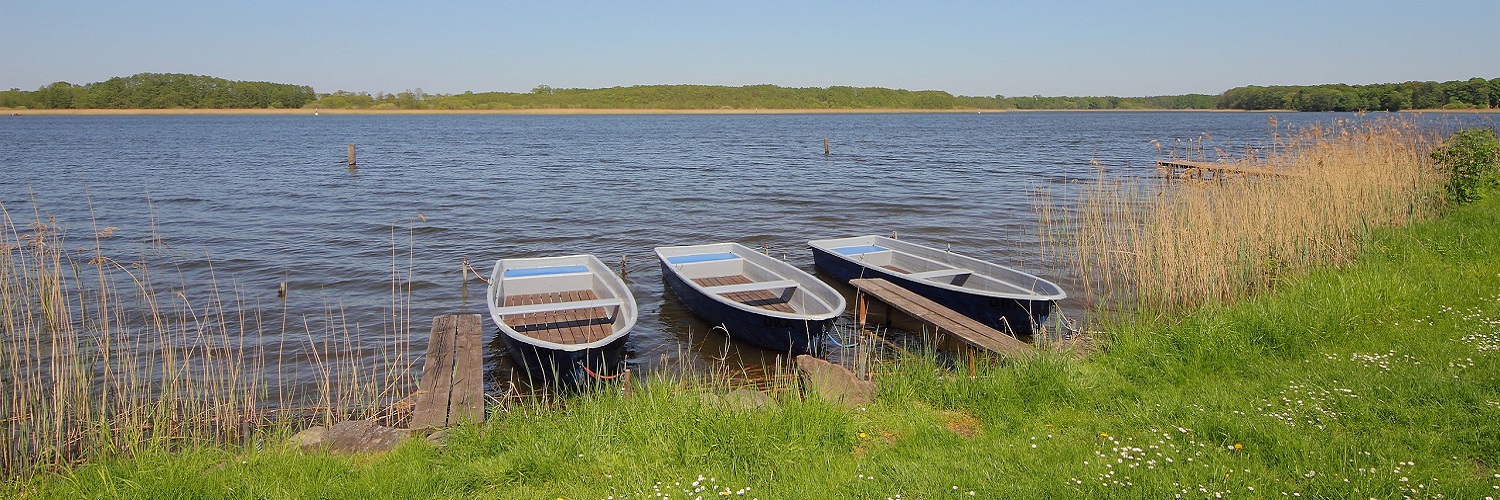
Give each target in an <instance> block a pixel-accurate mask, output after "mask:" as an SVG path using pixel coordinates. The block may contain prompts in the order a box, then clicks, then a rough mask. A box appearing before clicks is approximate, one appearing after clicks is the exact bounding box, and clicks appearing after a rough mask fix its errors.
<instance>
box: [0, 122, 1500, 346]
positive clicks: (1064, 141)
mask: <svg viewBox="0 0 1500 500" xmlns="http://www.w3.org/2000/svg"><path fill="white" fill-rule="evenodd" d="M1271 116H1272V115H1268V114H1257V113H1212V112H1174V113H1157V112H1117V113H1116V112H1098V113H985V114H808V115H799V114H792V115H754V114H747V115H598V116H565V115H564V116H528V115H372V116H340V115H333V116H301V115H298V116H21V117H0V173H3V175H0V202H3V204H4V207H5V208H6V209H7V210H8V211H9V212H10V215H11V217H12V218H14V219H16V220H17V221H19V222H20V223H22V224H24V223H26V222H30V221H31V220H34V217H33V216H32V211H33V203H35V204H36V205H37V206H39V207H40V210H41V211H42V212H43V213H44V214H50V215H53V216H56V217H57V219H58V220H59V221H60V222H61V224H62V226H63V227H64V228H66V229H67V230H68V231H69V233H68V234H69V235H70V241H71V243H70V246H73V245H77V246H87V245H91V244H92V240H93V238H92V234H93V231H94V227H95V226H97V227H101V228H102V227H105V226H114V227H118V228H119V229H118V230H117V231H116V232H115V233H114V236H113V237H111V238H110V239H108V240H106V245H107V246H108V247H107V253H109V254H110V255H111V256H113V257H114V258H116V259H117V260H120V261H122V262H132V261H137V260H150V259H160V258H161V257H159V256H158V255H159V254H160V253H161V252H160V250H163V249H165V253H167V254H169V255H170V256H171V261H172V262H173V266H172V267H171V268H170V270H169V271H168V270H163V269H161V268H159V267H158V268H156V270H155V273H156V274H157V277H158V278H162V277H164V276H163V274H164V273H165V274H166V275H167V276H168V277H170V280H169V281H170V282H173V283H175V284H176V285H177V286H179V287H183V288H186V289H188V290H189V293H188V295H189V296H192V295H193V294H192V290H207V289H209V288H210V286H211V285H212V284H213V283H215V282H216V283H217V284H218V286H219V288H220V289H223V290H225V291H226V292H233V293H235V294H237V295H238V296H239V297H240V299H241V300H242V302H243V303H244V304H245V307H247V308H253V309H257V310H259V311H260V319H259V321H260V322H262V324H265V325H267V326H264V327H262V328H261V329H262V331H269V332H270V333H275V334H277V335H269V336H257V337H256V338H255V339H252V340H251V341H250V342H251V343H254V342H271V341H273V340H262V339H278V340H279V337H280V335H279V334H280V333H281V332H283V331H291V332H294V333H295V334H296V335H298V336H300V337H306V334H304V333H303V331H304V330H303V325H304V320H306V321H308V322H309V323H308V324H314V323H318V322H320V321H322V319H321V318H323V317H324V316H325V314H327V313H328V312H329V311H330V310H337V311H340V314H341V315H342V317H343V318H344V321H346V322H347V323H348V324H349V325H351V326H353V325H357V326H358V330H357V332H358V333H357V334H358V336H359V339H360V342H361V343H362V344H363V345H364V346H365V347H366V349H365V355H367V356H381V355H383V353H385V352H389V350H390V349H389V348H390V345H391V344H393V343H394V342H396V339H398V338H399V337H400V335H399V333H400V332H397V331H395V330H394V329H393V328H392V327H391V323H390V319H389V318H391V316H392V310H393V309H395V310H405V309H406V308H407V307H408V306H409V311H410V317H411V323H410V327H409V331H410V333H411V338H412V344H411V348H412V349H411V353H410V354H409V356H411V357H413V358H415V357H418V356H420V353H421V352H422V351H423V350H424V349H425V348H426V340H427V332H428V330H429V329H430V326H431V322H430V321H431V319H430V318H431V317H432V316H434V315H438V314H445V313H484V312H485V306H484V299H483V297H484V288H483V285H482V284H481V283H479V282H478V281H477V280H472V281H471V283H470V286H469V287H468V289H467V292H468V293H467V296H465V295H464V293H463V291H464V290H463V286H462V283H461V275H460V263H461V262H462V260H463V259H465V258H467V259H470V260H471V261H473V263H474V266H475V267H476V268H479V269H480V270H482V271H484V272H486V273H488V270H489V267H490V266H492V265H493V262H494V260H495V259H497V258H501V257H522V256H545V255H560V254H572V253H593V254H595V255H598V256H599V257H600V258H601V259H603V260H604V261H605V262H609V263H618V262H620V260H621V258H622V257H623V258H624V259H625V260H626V262H627V268H628V270H629V275H628V278H627V281H628V283H629V284H630V287H631V290H632V291H633V292H634V293H635V296H636V299H637V300H638V301H639V303H640V309H641V314H640V322H639V324H638V325H637V326H636V329H635V330H634V333H633V335H632V337H631V340H630V343H629V344H628V346H627V352H628V355H629V356H630V358H631V359H632V360H633V361H632V362H633V363H637V364H655V363H657V362H658V361H659V360H661V359H667V360H668V361H671V360H672V359H673V358H675V357H676V356H678V354H679V353H686V354H687V355H690V356H717V355H719V353H720V350H721V349H723V348H724V341H723V339H721V338H718V339H716V335H715V334H711V333H710V326H709V325H708V324H705V323H703V322H700V321H698V320H696V319H694V318H693V317H692V316H691V315H690V314H689V313H688V312H687V311H686V310H685V309H684V308H683V307H682V306H681V304H680V303H679V302H678V301H677V300H676V298H675V297H672V296H671V295H670V293H669V292H667V291H666V290H665V289H664V287H663V282H662V279H661V275H660V273H659V271H658V270H657V267H656V263H655V261H654V257H653V255H652V253H651V249H652V248H653V247H655V246H661V245H684V244H695V243H707V242H717V241H738V242H741V243H744V244H747V245H749V246H752V247H756V248H767V249H769V251H770V253H771V254H772V255H775V256H778V257H782V256H784V257H785V258H786V259H787V260H789V261H790V262H792V263H793V264H796V265H797V266H799V267H802V268H803V269H807V270H811V269H812V258H811V254H810V252H809V250H808V249H807V246H806V241H807V240H810V239H818V238H830V237H839V236H852V235H859V234H871V233H873V234H881V235H889V234H890V233H892V232H897V233H899V235H900V237H901V238H903V239H909V240H912V241H916V242H920V243H926V244H931V245H934V246H939V247H944V246H951V248H952V250H953V251H956V252H960V253H966V254H969V255H972V256H976V257H980V258H984V259H988V260H993V261H996V262H999V263H1002V264H1007V265H1011V266H1013V267H1018V268H1020V269H1023V270H1029V271H1033V272H1037V273H1039V274H1042V275H1043V276H1044V277H1048V278H1054V279H1057V280H1058V281H1059V282H1060V284H1063V285H1064V287H1065V288H1066V287H1067V286H1068V281H1067V280H1066V279H1064V277H1061V276H1056V275H1055V274H1049V273H1054V272H1055V271H1054V270H1051V269H1046V268H1045V266H1043V265H1042V263H1041V262H1039V257H1038V255H1039V253H1038V250H1039V249H1038V245H1037V243H1036V230H1035V227H1036V215H1035V211H1034V209H1033V205H1032V194H1033V193H1034V192H1035V190H1036V189H1038V188H1043V187H1048V186H1051V187H1053V188H1054V189H1056V190H1058V191H1057V192H1058V193H1062V192H1063V191H1065V190H1067V189H1069V186H1071V185H1073V183H1074V182H1075V181H1078V180H1087V179H1092V178H1093V177H1094V176H1095V175H1096V173H1097V171H1098V169H1099V167H1098V166H1095V165H1093V164H1092V163H1091V162H1097V163H1098V164H1100V165H1103V166H1104V167H1107V168H1108V172H1110V175H1133V174H1139V175H1145V174H1149V173H1150V172H1151V170H1152V165H1153V162H1154V160H1156V159H1157V158H1158V149H1157V144H1160V145H1163V146H1165V147H1171V146H1172V145H1174V144H1179V145H1181V144H1189V143H1190V141H1196V140H1201V139H1203V138H1209V139H1208V142H1207V145H1209V146H1212V147H1220V148H1223V149H1226V150H1230V151H1242V150H1243V149H1244V148H1245V147H1247V146H1258V145H1262V144H1264V143H1265V142H1266V141H1268V140H1269V137H1270V133H1269V126H1268V120H1269V119H1270V118H1271ZM1480 116H1481V117H1479V118H1476V117H1475V115H1469V116H1467V117H1462V116H1460V117H1441V116H1434V115H1429V116H1428V117H1424V119H1432V120H1444V121H1454V120H1489V121H1490V122H1491V123H1492V122H1493V119H1492V118H1489V117H1485V116H1484V115H1480ZM1490 116H1492V115H1490ZM1276 119H1277V120H1278V121H1279V122H1280V123H1281V125H1283V126H1285V125H1287V124H1289V123H1293V124H1308V123H1327V122H1329V121H1331V120H1334V119H1366V118H1359V117H1355V116H1353V115H1343V114H1308V113H1303V114H1295V113H1292V114H1281V115H1276ZM1205 134H1206V135H1205ZM825 137H826V138H828V140H829V142H830V143H831V154H829V155H827V156H825V155H824V154H823V138H825ZM1153 141H1156V142H1155V143H1153ZM349 143H353V144H356V145H357V147H358V160H359V168H358V170H357V171H354V172H351V171H350V170H349V169H347V168H346V167H345V164H344V160H345V145H346V144H349ZM153 241H159V242H161V243H164V245H153V244H152V242H153ZM210 265H212V276H211V275H210V267H209V266H210ZM393 270H394V273H395V274H398V275H400V276H401V278H402V279H408V278H409V281H410V283H409V284H410V288H411V293H410V296H409V303H405V301H406V298H405V297H404V296H402V297H398V298H396V299H393V294H392V284H391V283H392V275H393ZM408 274H409V276H408ZM283 281H285V282H287V283H289V286H290V292H289V294H288V297H287V299H286V300H285V301H284V302H283V301H282V300H280V299H278V297H277V285H278V284H279V283H281V282H283ZM1064 306H1065V308H1066V307H1073V308H1075V309H1076V308H1077V307H1076V306H1077V304H1064ZM283 320H286V321H287V324H289V325H291V327H287V328H284V327H282V326H281V325H282V322H283ZM488 321H489V320H488V315H486V325H489V323H488ZM489 326H490V327H489V328H487V332H486V335H487V339H486V340H487V341H493V340H496V339H495V338H494V336H495V335H497V334H498V331H497V330H496V329H495V328H493V326H492V325H489ZM313 330H314V335H319V332H320V331H323V329H320V328H313ZM690 335H691V336H692V337H693V339H694V343H693V344H692V345H687V344H686V343H687V341H688V339H689V336H690ZM703 338H707V339H708V341H707V342H704V343H701V344H700V343H698V342H697V341H698V340H702V339H703ZM489 346H490V348H489V349H488V351H487V353H486V359H488V360H489V363H490V364H491V366H494V363H496V361H497V360H498V359H499V358H501V357H502V356H504V353H503V347H502V343H500V342H490V343H489ZM730 348H731V349H730V350H731V351H732V353H733V354H738V355H739V357H741V358H749V359H761V357H763V356H765V355H766V353H765V352H763V351H760V350H758V349H755V348H751V347H743V346H739V345H738V344H730ZM287 354H288V358H287V359H292V360H296V359H299V358H298V356H301V355H302V353H297V352H292V353H287ZM294 362H295V361H294ZM751 363H752V364H753V363H754V361H752V362H751ZM415 369H416V370H420V364H418V365H417V366H416V367H415Z"/></svg>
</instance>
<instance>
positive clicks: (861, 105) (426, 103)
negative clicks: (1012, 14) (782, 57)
mask: <svg viewBox="0 0 1500 500" xmlns="http://www.w3.org/2000/svg"><path fill="white" fill-rule="evenodd" d="M313 105H314V106H318V107H322V108H367V109H559V108H561V109H568V108H577V109H881V108H890V109H953V108H954V107H955V106H957V101H956V98H954V97H953V95H952V94H949V93H947V92H942V91H936V90H920V91H911V90H893V89H886V88H857V87H828V88H816V87H814V88H790V87H780V86H776V85H750V86H744V87H724V86H714V85H638V86H634V87H611V88H603V89H559V88H553V87H550V86H547V85H540V86H537V87H536V88H534V89H532V90H531V92H524V93H523V92H483V93H474V92H464V93H462V94H436V95H433V94H426V93H424V92H422V90H421V89H416V90H408V91H405V92H400V93H396V94H385V93H377V94H375V95H370V94H368V93H363V92H360V93H354V92H347V91H342V90H341V91H338V92H334V93H332V94H325V95H323V96H321V97H320V98H319V99H318V100H317V101H316V102H314V103H313Z"/></svg>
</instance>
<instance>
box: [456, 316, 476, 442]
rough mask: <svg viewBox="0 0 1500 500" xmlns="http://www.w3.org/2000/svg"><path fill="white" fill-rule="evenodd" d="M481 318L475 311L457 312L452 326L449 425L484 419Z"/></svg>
mask: <svg viewBox="0 0 1500 500" xmlns="http://www.w3.org/2000/svg"><path fill="white" fill-rule="evenodd" d="M483 324H484V321H483V319H482V318H481V317H480V315H478V314H461V315H458V322H457V326H456V328H455V329H454V330H455V333H454V344H453V351H454V357H453V389H452V391H453V392H452V396H450V397H449V406H448V425H454V424H458V423H460V422H472V423H478V422H483V421H484V340H483V334H482V332H483V328H482V326H483Z"/></svg>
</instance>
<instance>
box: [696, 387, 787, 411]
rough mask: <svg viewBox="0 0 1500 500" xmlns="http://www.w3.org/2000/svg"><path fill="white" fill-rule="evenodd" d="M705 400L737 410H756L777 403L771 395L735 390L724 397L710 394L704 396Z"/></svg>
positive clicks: (723, 395) (747, 390)
mask: <svg viewBox="0 0 1500 500" xmlns="http://www.w3.org/2000/svg"><path fill="white" fill-rule="evenodd" d="M703 400H704V401H705V402H707V403H708V404H711V405H715V406H721V407H724V408H730V409H735V410H756V409H760V408H765V407H767V406H771V405H773V404H774V403H775V401H773V400H772V399H771V396H770V395H768V394H766V393H764V392H760V391H752V390H749V389H735V390H732V391H729V392H728V393H726V394H722V395H720V394H708V395H705V396H703Z"/></svg>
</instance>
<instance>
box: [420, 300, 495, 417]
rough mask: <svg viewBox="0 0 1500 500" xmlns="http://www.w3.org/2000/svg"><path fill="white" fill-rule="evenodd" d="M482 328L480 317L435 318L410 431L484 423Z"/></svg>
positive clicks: (473, 315)
mask: <svg viewBox="0 0 1500 500" xmlns="http://www.w3.org/2000/svg"><path fill="white" fill-rule="evenodd" d="M483 324H484V321H483V319H482V317H481V316H480V315H478V314H452V315H445V316H438V317H435V318H432V339H431V341H429V342H428V344H427V356H426V358H427V361H426V364H424V365H423V366H422V380H421V381H420V382H419V383H418V390H417V394H416V398H415V399H416V408H415V409H414V410H413V411H412V415H411V425H410V426H409V427H410V428H412V429H422V428H432V427H447V426H450V425H456V424H458V423H460V422H476V423H477V422H483V421H484V349H483V348H484V341H483V335H482V327H483Z"/></svg>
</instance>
